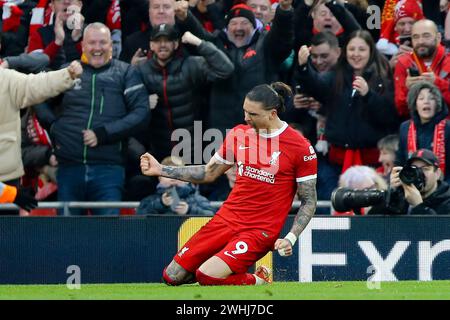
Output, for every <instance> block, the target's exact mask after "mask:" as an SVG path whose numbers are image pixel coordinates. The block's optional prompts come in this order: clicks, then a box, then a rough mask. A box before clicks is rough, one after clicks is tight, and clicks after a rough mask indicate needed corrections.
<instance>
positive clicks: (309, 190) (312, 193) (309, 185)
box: [275, 179, 317, 256]
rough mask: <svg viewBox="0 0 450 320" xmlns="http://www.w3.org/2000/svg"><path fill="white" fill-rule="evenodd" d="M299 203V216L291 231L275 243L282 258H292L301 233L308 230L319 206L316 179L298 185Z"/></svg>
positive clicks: (296, 217)
mask: <svg viewBox="0 0 450 320" xmlns="http://www.w3.org/2000/svg"><path fill="white" fill-rule="evenodd" d="M297 194H298V198H299V201H300V202H301V204H300V208H299V209H298V212H297V215H296V216H295V219H294V224H293V225H292V228H291V231H290V232H289V233H288V234H287V236H286V237H285V238H284V239H278V240H277V241H276V242H275V249H276V250H278V252H279V253H280V255H282V256H290V255H291V254H292V247H293V246H294V244H295V242H296V241H297V238H298V237H299V235H300V233H302V231H303V230H304V229H305V228H306V226H307V225H308V223H309V221H310V220H311V218H312V217H313V215H314V212H315V211H316V206H317V193H316V179H311V180H308V181H304V182H299V183H298V190H297Z"/></svg>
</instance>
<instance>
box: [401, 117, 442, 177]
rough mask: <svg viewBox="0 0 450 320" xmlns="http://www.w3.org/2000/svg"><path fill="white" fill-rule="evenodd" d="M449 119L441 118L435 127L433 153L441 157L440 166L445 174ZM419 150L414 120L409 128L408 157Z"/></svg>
mask: <svg viewBox="0 0 450 320" xmlns="http://www.w3.org/2000/svg"><path fill="white" fill-rule="evenodd" d="M446 123H447V119H444V120H441V121H440V122H439V123H438V124H437V125H436V126H435V127H434V137H433V153H434V154H435V155H436V156H437V158H438V159H439V168H440V169H441V171H442V174H444V175H445V125H446ZM416 151H417V129H416V125H415V124H414V121H410V122H409V129H408V158H409V157H410V156H411V155H412V154H413V153H414V152H416Z"/></svg>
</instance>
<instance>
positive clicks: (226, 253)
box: [223, 251, 237, 259]
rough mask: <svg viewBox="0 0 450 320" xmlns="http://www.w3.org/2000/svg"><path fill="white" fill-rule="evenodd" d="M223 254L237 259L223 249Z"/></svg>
mask: <svg viewBox="0 0 450 320" xmlns="http://www.w3.org/2000/svg"><path fill="white" fill-rule="evenodd" d="M223 254H224V255H226V256H229V257H231V258H233V259H237V258H236V257H235V256H233V255H232V254H231V253H229V252H228V251H225V252H224V253H223Z"/></svg>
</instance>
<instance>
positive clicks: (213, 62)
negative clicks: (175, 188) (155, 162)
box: [138, 41, 234, 159]
mask: <svg viewBox="0 0 450 320" xmlns="http://www.w3.org/2000/svg"><path fill="white" fill-rule="evenodd" d="M197 50H198V53H199V54H200V55H201V56H189V57H186V58H185V57H180V56H176V57H174V58H173V59H172V60H171V61H170V62H169V63H168V64H167V65H166V66H165V67H161V66H160V65H159V64H158V63H157V61H156V60H154V59H150V60H148V61H147V62H145V63H143V64H140V65H139V66H138V70H139V72H140V74H141V76H142V78H143V81H144V84H145V86H146V88H147V90H148V92H149V94H153V93H156V94H158V104H157V105H156V107H155V109H153V110H152V120H151V124H150V137H149V139H150V140H151V141H152V147H153V148H152V149H153V152H154V153H155V156H156V158H157V159H161V158H163V157H165V156H168V155H170V152H171V150H172V147H173V143H176V142H173V143H171V141H170V140H171V139H170V137H171V134H172V132H173V130H175V129H179V128H184V129H187V130H188V131H189V132H190V133H191V134H192V133H193V132H194V120H195V115H196V113H198V111H199V110H198V109H199V108H198V105H196V104H195V99H194V96H193V95H194V90H195V89H196V88H201V87H202V85H204V83H205V82H213V81H216V80H218V79H225V78H227V77H229V76H230V75H231V73H232V72H233V70H234V67H233V64H232V63H231V61H230V60H229V59H228V58H227V56H226V55H225V54H224V53H223V52H222V51H220V50H218V49H217V48H216V47H215V46H214V45H213V44H211V43H209V42H206V41H202V43H201V44H200V46H199V47H198V49H197ZM191 136H193V135H191ZM192 140H193V139H192Z"/></svg>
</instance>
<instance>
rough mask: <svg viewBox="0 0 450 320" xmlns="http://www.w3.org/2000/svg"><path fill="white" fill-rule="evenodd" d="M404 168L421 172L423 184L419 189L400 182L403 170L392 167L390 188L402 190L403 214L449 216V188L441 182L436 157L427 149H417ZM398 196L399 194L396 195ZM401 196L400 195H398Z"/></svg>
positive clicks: (440, 173) (413, 185)
mask: <svg viewBox="0 0 450 320" xmlns="http://www.w3.org/2000/svg"><path fill="white" fill-rule="evenodd" d="M406 166H415V167H417V168H419V170H420V171H422V172H423V175H424V178H425V183H424V184H423V186H422V187H421V188H420V190H419V189H418V188H417V186H416V185H415V184H414V183H412V184H406V183H404V182H402V181H401V180H400V171H401V170H402V169H403V168H404V167H403V168H402V167H394V168H393V169H392V173H391V181H390V186H391V188H392V189H394V190H396V189H397V190H398V189H399V188H402V189H403V191H404V195H402V196H401V198H402V199H401V200H402V201H403V202H404V203H405V204H406V205H405V206H400V207H403V208H404V210H403V212H401V213H403V214H423V215H430V214H450V186H449V185H448V183H446V182H445V181H442V180H441V175H442V172H441V169H440V168H439V160H438V158H437V157H436V155H435V154H434V153H433V152H432V151H430V150H428V149H419V150H418V151H416V152H414V153H413V154H412V155H411V157H410V158H409V159H408V160H407V162H406ZM397 194H399V193H397ZM400 194H401V193H400Z"/></svg>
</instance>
